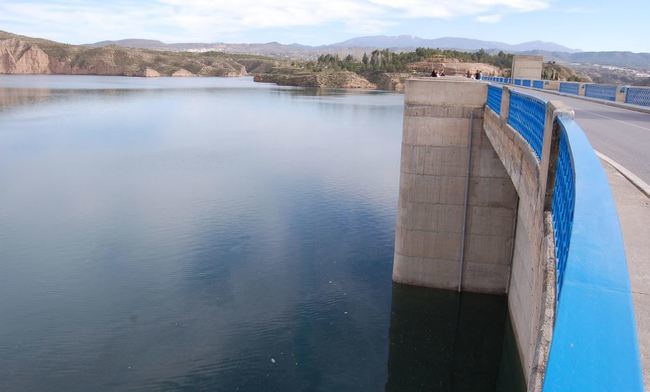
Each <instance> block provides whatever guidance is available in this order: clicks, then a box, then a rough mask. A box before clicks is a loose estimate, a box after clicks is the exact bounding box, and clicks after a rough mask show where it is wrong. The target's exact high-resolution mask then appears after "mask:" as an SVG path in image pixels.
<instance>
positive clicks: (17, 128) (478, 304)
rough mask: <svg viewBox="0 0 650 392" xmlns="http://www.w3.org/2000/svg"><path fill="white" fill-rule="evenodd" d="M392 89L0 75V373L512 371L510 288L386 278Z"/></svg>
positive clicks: (138, 379)
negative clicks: (446, 288) (482, 289)
mask: <svg viewBox="0 0 650 392" xmlns="http://www.w3.org/2000/svg"><path fill="white" fill-rule="evenodd" d="M402 100H403V97H402V96H401V95H397V94H390V93H382V92H359V91H336V90H328V91H324V90H309V89H296V88H279V87H277V86H272V85H266V84H256V83H253V82H252V80H251V79H249V78H242V79H220V78H192V79H171V78H161V79H138V78H119V77H79V76H77V77H71V76H67V77H65V76H23V77H20V76H14V77H9V76H0V186H1V187H2V192H1V193H0V390H2V391H14V390H16V391H25V390H30V391H41V390H65V391H88V390H218V391H235V390H240V391H287V390H304V391H381V390H391V391H402V390H413V391H420V390H440V391H447V390H454V391H455V390H459V391H460V390H467V391H470V390H471V391H482V390H486V391H492V390H495V388H496V386H497V385H499V388H506V387H503V386H504V385H506V386H507V385H509V384H513V383H514V384H516V382H513V380H515V381H516V380H518V378H517V377H518V376H519V373H518V371H517V370H512V369H511V368H513V363H514V362H516V354H513V353H516V350H514V351H513V349H512V347H513V345H512V342H510V340H509V336H510V335H509V334H508V333H507V330H508V325H507V324H505V323H504V320H505V319H506V313H507V310H506V305H505V301H504V299H503V298H500V297H490V296H472V295H463V296H458V295H456V294H454V293H449V292H439V291H433V290H426V289H418V288H412V287H405V286H400V285H393V284H392V283H391V263H392V257H393V241H394V223H395V215H396V205H397V194H398V178H399V159H400V142H401V126H402V104H403V103H402ZM504 331H506V333H505V339H504ZM509 353H510V354H509ZM513 355H514V358H515V360H514V361H510V362H508V358H509V357H512V356H513ZM468 361H469V362H468ZM466 363H471V364H472V366H471V367H468V366H465V365H464V364H466ZM514 368H516V366H514ZM504 380H506V381H504ZM515 389H516V388H515ZM504 390H505V389H504Z"/></svg>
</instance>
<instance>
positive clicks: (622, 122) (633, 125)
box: [574, 108, 650, 131]
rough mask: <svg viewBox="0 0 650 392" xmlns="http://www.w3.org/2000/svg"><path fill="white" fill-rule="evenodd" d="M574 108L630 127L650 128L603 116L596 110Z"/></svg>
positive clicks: (648, 129) (649, 129)
mask: <svg viewBox="0 0 650 392" xmlns="http://www.w3.org/2000/svg"><path fill="white" fill-rule="evenodd" d="M574 110H576V111H583V112H585V113H590V114H595V115H596V116H599V117H602V118H606V119H608V120H612V121H616V122H620V123H621V124H625V125H629V126H631V127H636V128H641V129H643V130H646V131H650V128H646V127H642V126H641V125H637V124H632V123H630V122H627V121H623V120H617V119H615V118H611V117H607V116H604V115H602V114H599V113H596V112H592V111H589V110H586V109H577V108H574Z"/></svg>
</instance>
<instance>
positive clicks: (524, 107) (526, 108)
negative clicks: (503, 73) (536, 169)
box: [508, 91, 546, 159]
mask: <svg viewBox="0 0 650 392" xmlns="http://www.w3.org/2000/svg"><path fill="white" fill-rule="evenodd" d="M545 121H546V103H545V102H544V101H542V100H541V99H539V98H535V97H531V96H530V95H526V94H521V93H518V92H515V91H511V92H510V109H509V114H508V124H509V125H510V126H512V127H513V128H514V129H515V130H516V131H517V132H519V133H520V134H521V136H523V138H524V139H526V141H527V142H528V144H529V145H530V147H531V148H532V149H533V151H534V152H535V155H536V156H537V159H541V158H542V143H543V142H544V122H545Z"/></svg>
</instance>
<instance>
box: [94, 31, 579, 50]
mask: <svg viewBox="0 0 650 392" xmlns="http://www.w3.org/2000/svg"><path fill="white" fill-rule="evenodd" d="M107 45H117V46H127V47H133V48H140V49H157V50H173V51H187V50H190V51H193V50H221V51H228V52H235V53H237V52H242V51H246V52H247V53H250V51H252V50H254V51H257V53H255V54H266V55H269V54H284V55H291V54H300V53H303V54H308V53H322V52H326V51H337V50H342V49H395V50H400V49H401V50H407V49H415V48H440V49H456V50H468V51H472V50H479V49H485V50H503V51H508V52H523V51H535V50H537V51H549V52H551V51H553V52H566V53H574V52H578V50H576V49H571V48H567V47H566V46H562V45H559V44H556V43H554V42H543V41H531V42H524V43H520V44H515V45H511V44H507V43H504V42H496V41H482V40H478V39H470V38H459V37H442V38H435V39H426V38H420V37H416V36H412V35H399V36H386V35H375V36H367V37H357V38H352V39H349V40H346V41H342V42H337V43H333V44H329V45H318V46H309V45H301V44H289V45H286V44H281V43H278V42H268V43H250V44H249V43H224V42H213V43H171V44H167V43H164V42H162V41H157V40H147V39H123V40H117V41H101V42H95V43H92V44H88V45H87V46H92V47H101V46H107Z"/></svg>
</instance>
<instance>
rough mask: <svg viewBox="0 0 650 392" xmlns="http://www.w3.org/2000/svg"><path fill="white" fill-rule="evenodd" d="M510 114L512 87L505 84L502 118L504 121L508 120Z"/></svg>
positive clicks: (502, 96) (502, 94) (502, 98)
mask: <svg viewBox="0 0 650 392" xmlns="http://www.w3.org/2000/svg"><path fill="white" fill-rule="evenodd" d="M509 115H510V87H508V86H506V85H504V86H503V90H502V93H501V113H500V116H501V120H503V122H504V123H507V122H508V116H509Z"/></svg>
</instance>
